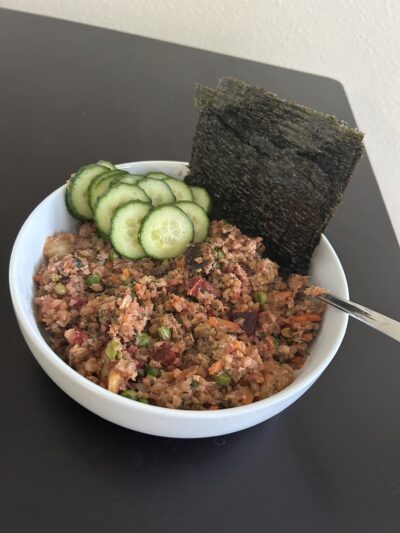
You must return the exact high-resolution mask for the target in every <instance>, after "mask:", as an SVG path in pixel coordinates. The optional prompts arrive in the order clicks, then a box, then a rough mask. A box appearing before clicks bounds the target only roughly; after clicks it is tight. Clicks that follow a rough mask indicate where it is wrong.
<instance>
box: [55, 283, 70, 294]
mask: <svg viewBox="0 0 400 533" xmlns="http://www.w3.org/2000/svg"><path fill="white" fill-rule="evenodd" d="M53 290H54V292H55V293H56V294H58V296H63V295H64V294H67V287H66V286H65V285H64V284H63V283H57V284H56V285H54V287H53Z"/></svg>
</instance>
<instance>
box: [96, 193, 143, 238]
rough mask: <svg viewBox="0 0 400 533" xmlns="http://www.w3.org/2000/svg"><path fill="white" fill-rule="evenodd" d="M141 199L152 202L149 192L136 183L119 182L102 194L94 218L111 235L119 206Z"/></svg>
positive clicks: (98, 225)
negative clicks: (112, 219)
mask: <svg viewBox="0 0 400 533" xmlns="http://www.w3.org/2000/svg"><path fill="white" fill-rule="evenodd" d="M131 200H140V201H142V202H148V203H150V199H149V197H148V196H147V194H146V193H145V192H144V191H143V190H142V189H139V187H137V186H136V185H129V183H117V184H116V185H113V186H112V187H110V188H109V189H108V191H106V192H105V193H104V194H102V195H101V196H100V198H99V199H98V200H97V203H96V208H95V210H94V219H95V221H96V224H97V227H98V228H99V230H100V231H102V232H103V233H105V234H106V235H109V233H110V229H111V218H112V216H113V214H114V211H115V210H116V209H117V207H119V206H121V205H123V204H126V203H127V202H130V201H131Z"/></svg>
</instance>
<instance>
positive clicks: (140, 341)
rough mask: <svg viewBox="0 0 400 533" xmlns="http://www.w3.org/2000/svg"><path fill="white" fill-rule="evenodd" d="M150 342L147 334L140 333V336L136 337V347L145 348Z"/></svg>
mask: <svg viewBox="0 0 400 533" xmlns="http://www.w3.org/2000/svg"><path fill="white" fill-rule="evenodd" d="M149 342H150V337H149V336H148V335H147V333H142V334H141V335H138V336H137V337H136V344H137V345H138V346H147V345H148V344H149Z"/></svg>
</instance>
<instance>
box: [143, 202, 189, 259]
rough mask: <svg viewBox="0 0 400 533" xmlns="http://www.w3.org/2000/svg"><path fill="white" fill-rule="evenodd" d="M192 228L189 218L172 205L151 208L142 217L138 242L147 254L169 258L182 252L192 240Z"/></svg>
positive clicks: (159, 257) (157, 257) (158, 257)
mask: <svg viewBox="0 0 400 533" xmlns="http://www.w3.org/2000/svg"><path fill="white" fill-rule="evenodd" d="M193 236H194V229H193V224H192V222H191V220H190V218H189V217H188V216H187V215H186V213H184V212H183V211H182V209H179V207H176V206H174V205H163V206H161V207H158V208H156V209H152V210H151V211H150V213H149V214H148V215H147V216H146V217H145V218H144V219H143V222H142V225H141V226H140V230H139V242H140V244H141V245H142V246H143V249H144V251H145V252H146V254H147V255H149V256H151V257H154V258H156V259H169V258H170V257H176V256H177V255H180V254H181V253H183V252H184V251H185V249H186V246H187V245H188V244H189V243H190V241H192V240H193Z"/></svg>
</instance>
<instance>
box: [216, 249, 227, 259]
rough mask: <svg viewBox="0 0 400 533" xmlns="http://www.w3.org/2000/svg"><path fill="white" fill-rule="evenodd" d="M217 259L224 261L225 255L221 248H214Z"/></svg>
mask: <svg viewBox="0 0 400 533" xmlns="http://www.w3.org/2000/svg"><path fill="white" fill-rule="evenodd" d="M215 252H216V255H217V259H225V257H226V255H225V252H224V251H223V249H222V248H216V249H215Z"/></svg>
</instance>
